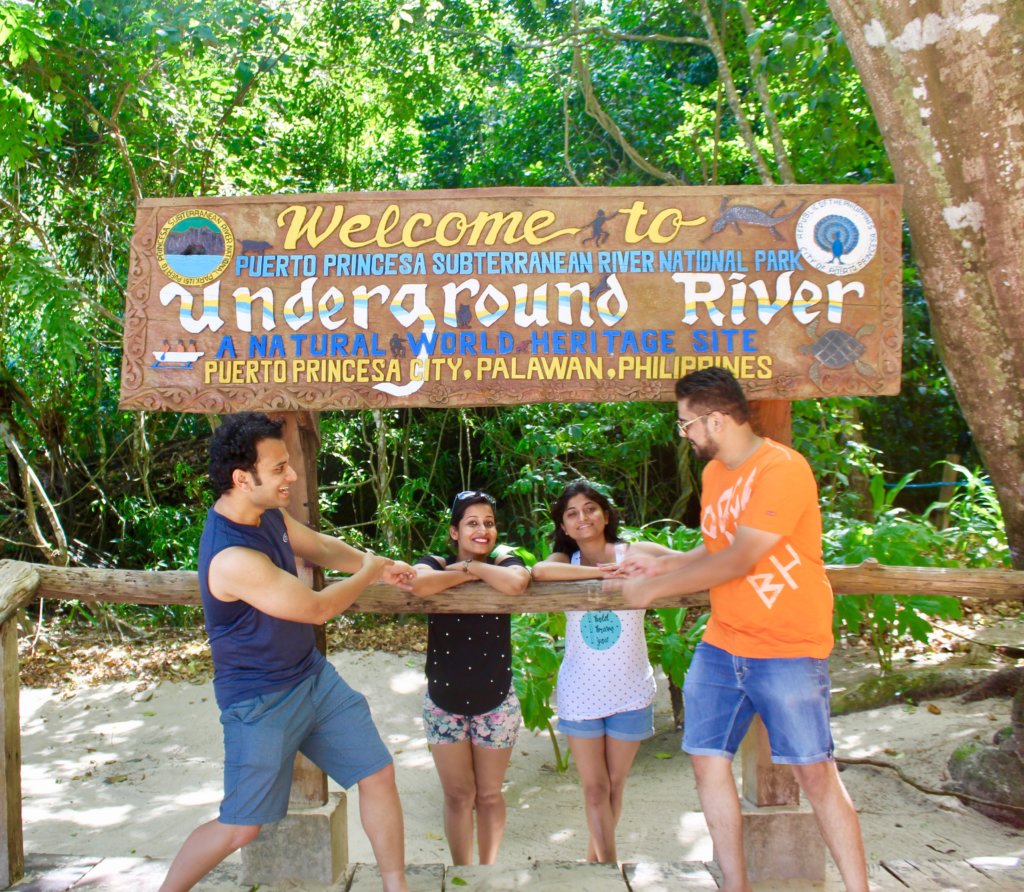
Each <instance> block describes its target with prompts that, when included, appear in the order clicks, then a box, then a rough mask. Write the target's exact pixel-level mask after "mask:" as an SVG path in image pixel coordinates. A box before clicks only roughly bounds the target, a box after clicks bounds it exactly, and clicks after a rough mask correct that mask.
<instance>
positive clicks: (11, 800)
mask: <svg viewBox="0 0 1024 892" xmlns="http://www.w3.org/2000/svg"><path fill="white" fill-rule="evenodd" d="M20 694H21V685H20V682H19V679H18V623H17V620H16V619H9V620H7V621H6V622H4V623H0V731H2V733H3V749H2V752H0V784H2V785H3V789H2V790H0V833H2V834H3V839H4V840H5V842H4V843H3V844H2V845H0V889H6V888H7V887H8V886H11V885H13V884H14V883H16V882H17V881H18V880H20V879H21V878H22V876H23V875H24V873H25V842H24V836H23V832H22V823H21V722H20V720H19V712H18V698H19V696H20Z"/></svg>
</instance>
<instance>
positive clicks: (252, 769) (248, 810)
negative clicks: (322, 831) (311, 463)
mask: <svg viewBox="0 0 1024 892" xmlns="http://www.w3.org/2000/svg"><path fill="white" fill-rule="evenodd" d="M220 721H221V724H222V725H223V726H224V801H223V802H222V803H221V806H220V820H221V823H223V824H240V825H246V826H251V825H254V824H268V823H270V822H272V821H279V820H281V818H283V817H284V816H285V814H286V813H287V812H288V794H289V793H290V792H291V786H292V763H293V762H294V761H295V754H296V752H301V753H302V754H303V755H305V756H306V757H307V758H308V759H310V761H312V762H313V763H315V764H316V765H317V766H318V767H319V768H320V769H321V770H322V771H323V772H324V773H326V774H327V775H328V776H329V777H330V778H332V779H333V780H334V781H335V782H336V783H338V784H340V785H341V786H342V787H346V788H347V787H351V786H352V785H353V784H355V783H358V782H359V781H361V780H362V779H363V778H366V777H369V776H370V775H371V774H376V772H378V771H380V770H381V769H382V768H385V767H386V766H388V765H390V764H391V754H390V753H389V752H388V748H387V747H386V746H385V745H384V742H383V741H382V740H381V739H380V735H379V734H378V733H377V728H376V727H375V726H374V724H373V718H372V717H371V716H370V709H369V707H368V706H367V704H366V698H365V697H364V696H363V695H362V694H360V693H359V692H358V691H354V690H352V688H350V687H349V686H348V685H347V684H346V683H345V681H344V680H343V679H342V677H341V676H340V675H338V673H337V670H335V668H334V667H333V666H332V665H331V664H330V663H327V664H326V665H325V666H324V668H323V669H322V670H321V671H320V672H319V673H318V674H316V675H313V676H311V677H310V678H307V679H305V680H304V681H301V682H299V684H297V685H296V686H295V687H292V688H286V689H284V690H281V691H270V692H269V693H266V694H259V695H257V696H255V697H249V698H247V699H245V700H240V701H238V702H237V703H232V704H231V705H230V706H228V707H227V708H226V709H224V710H223V711H222V712H221V716H220Z"/></svg>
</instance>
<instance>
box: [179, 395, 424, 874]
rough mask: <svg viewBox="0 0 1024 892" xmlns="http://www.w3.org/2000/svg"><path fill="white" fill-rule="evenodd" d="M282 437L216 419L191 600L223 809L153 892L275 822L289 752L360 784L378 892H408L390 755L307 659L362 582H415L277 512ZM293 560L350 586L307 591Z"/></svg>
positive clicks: (283, 494)
mask: <svg viewBox="0 0 1024 892" xmlns="http://www.w3.org/2000/svg"><path fill="white" fill-rule="evenodd" d="M282 426H283V425H282V423H281V422H279V421H272V420H271V419H270V418H269V417H268V416H266V415H265V414H262V413H257V412H243V413H240V414H238V415H232V416H229V417H228V418H226V419H225V420H224V423H223V424H221V426H220V427H218V428H217V430H216V431H215V432H214V434H213V437H212V438H211V440H210V465H209V474H210V480H211V482H212V483H213V486H214V488H215V490H216V491H217V494H218V498H217V501H216V502H215V503H214V506H213V507H212V508H211V509H210V512H209V514H208V515H207V518H206V526H205V528H204V529H203V535H202V539H201V540H200V543H199V589H200V593H201V594H202V599H203V612H204V614H205V616H206V629H207V632H208V634H209V636H210V649H211V651H212V654H213V665H214V679H213V687H214V693H215V694H216V698H217V705H218V707H219V708H220V711H221V724H222V725H223V729H224V799H223V801H222V802H221V806H220V814H219V816H218V818H217V819H216V820H213V821H209V822H208V823H206V824H202V825H201V826H199V827H197V828H196V829H195V830H194V831H192V833H191V835H190V836H189V837H188V839H187V840H185V843H184V845H183V846H182V848H181V850H180V851H179V852H178V854H177V856H176V857H175V859H174V862H173V863H172V864H171V868H170V870H169V871H168V873H167V877H166V878H165V879H164V882H163V885H162V886H161V887H160V888H161V892H182V890H187V889H191V888H192V887H193V886H194V885H195V884H196V883H197V882H198V881H199V880H200V879H202V878H203V877H204V876H205V875H206V874H207V873H209V872H210V871H211V870H212V869H213V868H214V867H216V866H217V865H218V864H219V863H220V862H221V861H223V860H224V859H225V858H226V857H227V856H228V855H230V854H231V853H232V852H234V851H235V850H236V849H239V848H241V847H242V846H244V845H246V844H247V843H249V842H252V840H254V839H255V838H256V837H257V836H258V835H259V832H260V827H261V826H262V825H263V824H266V823H270V822H274V821H279V820H281V818H283V817H284V816H285V813H286V812H287V810H288V794H289V791H290V789H291V777H292V763H293V761H294V758H295V754H296V753H297V752H302V753H303V754H305V755H306V756H307V757H308V758H309V759H310V760H311V761H313V762H314V763H315V764H316V765H317V766H319V767H320V769H321V770H323V771H324V772H325V773H326V774H327V775H329V776H330V777H331V778H333V779H334V780H335V781H336V782H337V783H339V784H340V785H341V786H343V787H346V788H347V787H350V786H352V785H353V784H358V785H359V812H360V817H361V820H362V824H363V829H364V830H365V831H366V835H367V837H369V840H370V844H371V846H372V847H373V853H374V856H375V857H376V859H377V864H378V866H379V868H380V875H381V881H382V883H383V888H384V890H385V892H408V886H407V885H406V880H405V839H404V829H403V823H402V806H401V803H400V801H399V798H398V788H397V786H396V785H395V770H394V765H393V764H392V760H391V754H390V753H389V752H388V750H387V747H385V746H384V743H383V742H382V741H381V739H380V735H379V734H378V733H377V729H376V727H375V726H374V724H373V719H372V717H371V716H370V711H369V708H368V707H367V704H366V698H365V697H363V695H362V694H360V693H358V692H357V691H354V690H352V688H350V687H349V686H348V685H347V684H346V683H345V682H344V680H343V679H342V678H341V676H339V675H338V673H337V671H336V670H335V669H334V667H333V666H332V665H331V664H330V663H329V662H327V660H326V659H325V658H324V656H323V654H321V653H320V651H319V650H318V649H317V647H316V641H315V635H314V627H315V626H316V625H320V624H322V623H324V622H326V621H327V620H328V619H330V618H331V617H332V616H335V615H336V614H338V613H341V612H342V611H343V610H345V609H346V608H347V607H348V606H349V605H350V604H352V603H353V602H354V601H355V600H356V598H358V597H359V595H360V594H362V592H363V590H364V589H365V588H366V587H367V586H368V585H370V584H371V583H374V582H378V581H384V582H387V583H390V584H392V585H398V586H401V587H402V588H408V587H409V584H410V582H411V581H412V579H413V578H414V577H415V572H414V571H413V570H412V568H411V567H410V566H409V565H408V564H405V563H403V562H401V561H391V560H388V559H386V558H383V557H380V556H379V555H375V554H371V553H369V552H362V551H359V550H357V549H355V548H353V547H352V546H350V545H347V544H346V543H344V542H342V541H341V540H340V539H335V538H333V537H331V536H325V535H323V534H321V533H317V532H314V531H313V530H311V529H309V528H308V527H306V526H304V525H303V524H301V523H299V522H298V521H297V520H295V519H294V518H292V517H291V516H290V515H289V514H288V512H287V511H285V510H284V509H285V506H287V504H288V499H289V495H290V488H291V485H292V484H293V483H294V482H295V481H296V479H297V475H296V473H295V471H294V470H292V467H291V466H290V465H289V464H288V450H287V448H286V447H285V442H284V438H283V433H282ZM296 556H298V557H300V558H302V559H304V560H305V561H307V562H308V563H310V564H314V565H317V566H320V567H326V568H329V569H331V570H338V571H340V572H343V573H349V574H351V575H350V576H348V577H347V578H346V579H342V580H340V581H338V582H333V583H332V584H331V585H328V586H327V587H325V588H324V589H323V590H322V591H318V592H317V591H313V590H312V589H311V588H309V587H307V586H306V585H305V584H304V583H302V582H301V581H300V580H299V579H298V577H297V576H296V575H295V558H296Z"/></svg>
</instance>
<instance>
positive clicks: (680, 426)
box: [676, 412, 712, 437]
mask: <svg viewBox="0 0 1024 892" xmlns="http://www.w3.org/2000/svg"><path fill="white" fill-rule="evenodd" d="M710 414H712V413H711V412H705V413H704V414H703V415H698V416H697V417H696V418H691V419H690V420H689V421H683V419H682V418H677V419H676V430H677V431H679V436H680V437H685V436H686V429H687V428H688V427H689V426H690V425H691V424H693V423H694V422H695V421H700V420H701V419H702V418H707V417H708V416H709V415H710Z"/></svg>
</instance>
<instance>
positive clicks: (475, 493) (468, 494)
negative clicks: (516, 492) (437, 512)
mask: <svg viewBox="0 0 1024 892" xmlns="http://www.w3.org/2000/svg"><path fill="white" fill-rule="evenodd" d="M468 499H483V500H484V501H486V502H487V503H488V504H489V505H490V506H491V507H492V508H493V507H494V496H489V495H488V494H487V493H485V492H484V491H483V490H480V489H464V490H463V491H462V492H460V493H458V494H457V495H456V496H455V499H454V501H453V502H452V514H454V513H455V509H456V508H458V507H459V503H460V502H465V501H466V500H468Z"/></svg>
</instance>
